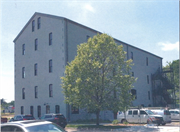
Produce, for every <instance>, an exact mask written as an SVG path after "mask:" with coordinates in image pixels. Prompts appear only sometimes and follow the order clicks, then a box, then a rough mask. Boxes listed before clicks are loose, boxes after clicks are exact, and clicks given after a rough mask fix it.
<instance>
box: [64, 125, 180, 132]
mask: <svg viewBox="0 0 180 132" xmlns="http://www.w3.org/2000/svg"><path fill="white" fill-rule="evenodd" d="M66 130H67V131H68V132H79V131H80V132H103V131H104V132H108V131H107V130H106V131H105V130H77V129H72V128H71V129H70V128H69V129H66ZM109 131H116V132H179V131H180V127H164V126H159V127H157V126H148V127H147V126H133V127H130V128H121V129H112V130H109Z"/></svg>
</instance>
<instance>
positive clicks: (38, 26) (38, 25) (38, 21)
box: [37, 17, 41, 29]
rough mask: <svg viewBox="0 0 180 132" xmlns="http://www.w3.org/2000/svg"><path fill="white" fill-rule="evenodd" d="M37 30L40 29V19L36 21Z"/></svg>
mask: <svg viewBox="0 0 180 132" xmlns="http://www.w3.org/2000/svg"><path fill="white" fill-rule="evenodd" d="M37 28H38V29H40V28H41V18H40V17H39V18H38V19H37Z"/></svg>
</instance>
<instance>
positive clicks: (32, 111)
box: [30, 106, 34, 116]
mask: <svg viewBox="0 0 180 132" xmlns="http://www.w3.org/2000/svg"><path fill="white" fill-rule="evenodd" d="M30 114H31V115H32V116H34V110H33V106H30Z"/></svg>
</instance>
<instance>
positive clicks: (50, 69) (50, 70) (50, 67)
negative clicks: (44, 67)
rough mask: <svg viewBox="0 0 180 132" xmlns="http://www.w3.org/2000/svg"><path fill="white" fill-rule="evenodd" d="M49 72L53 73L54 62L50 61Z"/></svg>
mask: <svg viewBox="0 0 180 132" xmlns="http://www.w3.org/2000/svg"><path fill="white" fill-rule="evenodd" d="M49 72H52V60H49Z"/></svg>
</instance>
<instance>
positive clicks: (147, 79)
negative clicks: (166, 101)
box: [147, 75, 149, 84]
mask: <svg viewBox="0 0 180 132" xmlns="http://www.w3.org/2000/svg"><path fill="white" fill-rule="evenodd" d="M147 83H148V84H149V75H147Z"/></svg>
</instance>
